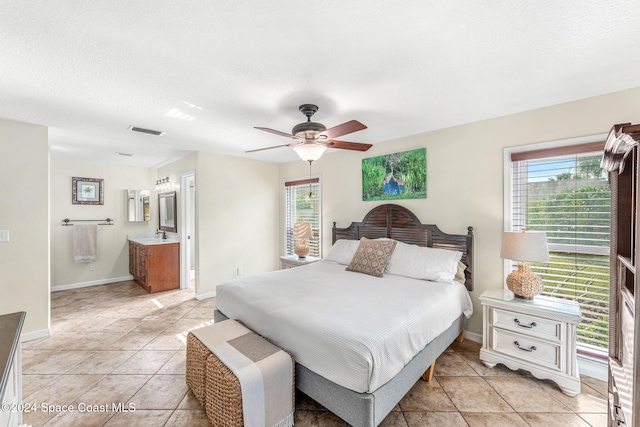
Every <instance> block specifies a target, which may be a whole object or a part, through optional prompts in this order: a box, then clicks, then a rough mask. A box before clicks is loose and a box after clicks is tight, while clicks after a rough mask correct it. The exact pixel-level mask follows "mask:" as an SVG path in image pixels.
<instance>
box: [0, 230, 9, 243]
mask: <svg viewBox="0 0 640 427" xmlns="http://www.w3.org/2000/svg"><path fill="white" fill-rule="evenodd" d="M8 241H9V230H0V242H8Z"/></svg>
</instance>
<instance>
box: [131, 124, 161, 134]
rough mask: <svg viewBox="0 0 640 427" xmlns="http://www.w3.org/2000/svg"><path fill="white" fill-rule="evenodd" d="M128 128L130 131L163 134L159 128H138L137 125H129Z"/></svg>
mask: <svg viewBox="0 0 640 427" xmlns="http://www.w3.org/2000/svg"><path fill="white" fill-rule="evenodd" d="M128 129H129V130H130V131H133V132H142V133H148V134H149V135H155V136H162V135H164V132H160V131H159V130H151V129H145V128H139V127H136V126H129V128H128Z"/></svg>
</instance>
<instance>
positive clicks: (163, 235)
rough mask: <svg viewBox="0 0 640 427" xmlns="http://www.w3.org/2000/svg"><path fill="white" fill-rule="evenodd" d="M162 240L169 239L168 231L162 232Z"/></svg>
mask: <svg viewBox="0 0 640 427" xmlns="http://www.w3.org/2000/svg"><path fill="white" fill-rule="evenodd" d="M162 240H167V232H166V231H163V232H162Z"/></svg>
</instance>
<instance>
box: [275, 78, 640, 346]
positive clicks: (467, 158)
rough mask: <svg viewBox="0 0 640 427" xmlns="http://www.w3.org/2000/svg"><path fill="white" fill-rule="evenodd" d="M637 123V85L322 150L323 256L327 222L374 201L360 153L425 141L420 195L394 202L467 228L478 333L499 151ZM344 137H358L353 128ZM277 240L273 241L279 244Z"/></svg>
mask: <svg viewBox="0 0 640 427" xmlns="http://www.w3.org/2000/svg"><path fill="white" fill-rule="evenodd" d="M638 121H640V88H636V89H632V90H627V91H622V92H617V93H612V94H608V95H603V96H598V97H594V98H589V99H585V100H580V101H575V102H571V103H567V104H561V105H556V106H551V107H547V108H541V109H538V110H533V111H528V112H523V113H519V114H513V115H509V116H504V117H499V118H496V119H491V120H485V121H481V122H477V123H470V124H466V125H461V126H456V127H452V128H448V129H442V130H438V131H434V132H427V133H424V134H419V135H414V136H410V137H406V138H401V139H397V140H393V141H387V142H383V143H378V144H375V145H374V146H373V147H372V148H371V149H370V150H369V151H367V152H366V153H356V152H346V151H341V152H339V153H330V154H326V155H325V156H323V157H322V158H321V159H320V160H319V161H318V162H314V163H313V173H314V174H316V173H319V174H321V176H322V204H323V240H324V243H325V244H324V246H323V248H324V249H323V252H324V254H325V255H326V254H327V252H328V250H329V247H330V243H331V225H332V222H333V221H336V222H337V224H338V227H346V226H348V225H349V224H350V223H351V221H360V220H361V219H362V218H363V216H364V215H365V214H366V213H367V212H368V211H369V210H371V209H372V208H373V207H374V206H376V205H378V204H381V203H376V202H363V201H362V195H361V175H360V174H361V159H362V158H365V157H373V156H377V155H382V154H389V153H394V152H398V151H405V150H410V149H415V148H420V147H426V148H427V199H419V200H407V201H399V202H398V204H400V205H403V206H406V207H407V208H409V209H411V210H412V211H413V212H414V213H415V214H416V215H417V216H418V218H419V219H420V220H421V221H422V222H424V223H435V224H437V225H438V226H439V227H440V228H441V229H442V230H443V231H445V232H448V233H455V234H460V233H466V228H467V226H469V225H471V226H473V227H474V231H475V251H474V254H475V269H474V272H475V291H474V292H472V294H471V296H472V300H473V302H474V310H475V312H474V314H473V317H472V319H471V321H470V323H469V326H468V330H469V331H471V332H474V333H478V334H480V333H481V332H482V308H481V306H480V303H479V300H478V297H479V295H480V294H481V293H482V292H483V291H484V290H486V289H488V288H494V287H500V286H502V284H503V282H504V279H503V260H502V259H501V258H500V244H501V236H502V230H503V149H504V148H505V147H510V146H516V145H523V144H531V143H537V142H544V141H553V140H559V139H567V138H573V137H579V136H586V135H595V134H601V133H607V132H608V131H609V129H610V128H611V126H612V125H613V124H615V123H625V122H632V123H637V122H638ZM368 124H369V125H370V128H369V130H367V131H366V132H375V124H372V123H368ZM349 139H350V140H354V141H357V140H358V138H357V134H354V136H353V137H350V138H349ZM305 173H308V165H307V163H306V162H302V161H296V162H290V163H286V164H283V165H281V166H280V178H281V180H282V179H286V178H290V177H298V176H304V175H305ZM281 197H282V195H281ZM281 204H283V202H281ZM282 217H283V215H282V214H281V215H280V218H282ZM280 227H281V228H282V227H283V224H282V222H281V224H280ZM283 244H284V243H283V241H282V239H280V243H279V245H280V248H282V247H283Z"/></svg>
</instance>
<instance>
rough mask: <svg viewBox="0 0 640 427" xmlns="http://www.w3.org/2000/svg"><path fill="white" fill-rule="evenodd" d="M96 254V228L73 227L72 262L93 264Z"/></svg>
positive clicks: (94, 225)
mask: <svg viewBox="0 0 640 427" xmlns="http://www.w3.org/2000/svg"><path fill="white" fill-rule="evenodd" d="M97 254H98V226H97V225H96V224H93V225H74V226H73V262H95V260H96V258H97Z"/></svg>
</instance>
